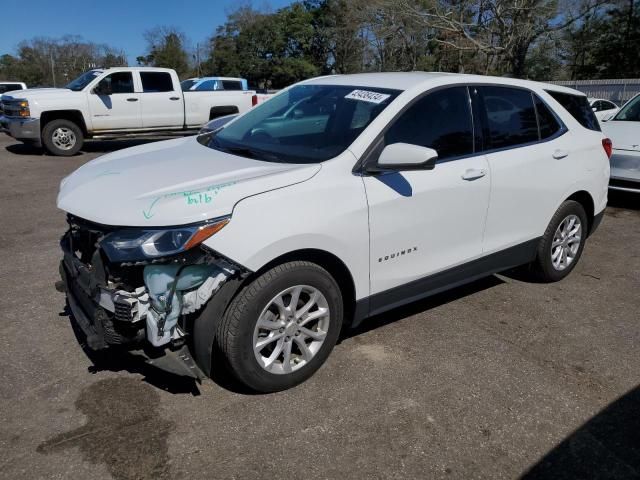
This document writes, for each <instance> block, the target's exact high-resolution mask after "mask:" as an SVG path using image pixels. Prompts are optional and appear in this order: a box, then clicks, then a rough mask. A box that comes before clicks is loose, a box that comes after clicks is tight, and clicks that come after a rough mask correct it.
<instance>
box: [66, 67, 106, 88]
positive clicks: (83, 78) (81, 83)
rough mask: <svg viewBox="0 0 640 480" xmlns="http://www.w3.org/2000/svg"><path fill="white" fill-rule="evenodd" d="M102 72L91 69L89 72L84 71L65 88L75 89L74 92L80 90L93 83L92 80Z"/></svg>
mask: <svg viewBox="0 0 640 480" xmlns="http://www.w3.org/2000/svg"><path fill="white" fill-rule="evenodd" d="M101 73H102V70H89V71H88V72H85V73H83V74H82V75H80V76H79V77H78V78H76V79H75V80H73V81H72V82H71V83H68V84H67V86H66V87H65V88H68V89H69V90H73V91H74V92H79V91H80V90H82V89H83V88H84V87H86V86H87V85H89V84H90V83H91V80H93V79H94V78H96V77H97V76H98V75H100V74H101Z"/></svg>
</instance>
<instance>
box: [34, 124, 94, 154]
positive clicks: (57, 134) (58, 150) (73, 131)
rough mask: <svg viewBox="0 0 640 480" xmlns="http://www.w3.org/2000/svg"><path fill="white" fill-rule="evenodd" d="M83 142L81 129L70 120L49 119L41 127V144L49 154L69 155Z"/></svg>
mask: <svg viewBox="0 0 640 480" xmlns="http://www.w3.org/2000/svg"><path fill="white" fill-rule="evenodd" d="M83 143H84V135H83V134H82V130H81V129H80V127H78V125H76V124H75V123H74V122H72V121H71V120H64V119H59V120H51V121H50V122H48V123H47V124H45V126H44V128H43V129H42V145H43V146H44V148H45V150H46V151H47V152H49V153H50V154H51V155H56V156H61V157H70V156H72V155H75V154H76V153H78V151H79V150H80V149H81V148H82V144H83Z"/></svg>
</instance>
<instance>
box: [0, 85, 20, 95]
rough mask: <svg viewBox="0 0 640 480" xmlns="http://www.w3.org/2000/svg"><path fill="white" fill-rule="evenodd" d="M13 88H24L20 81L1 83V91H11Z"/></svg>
mask: <svg viewBox="0 0 640 480" xmlns="http://www.w3.org/2000/svg"><path fill="white" fill-rule="evenodd" d="M12 90H22V85H20V84H19V83H3V84H2V85H0V93H5V92H10V91H12Z"/></svg>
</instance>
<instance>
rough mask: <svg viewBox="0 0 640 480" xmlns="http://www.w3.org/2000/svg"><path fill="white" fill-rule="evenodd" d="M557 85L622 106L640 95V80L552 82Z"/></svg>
mask: <svg viewBox="0 0 640 480" xmlns="http://www.w3.org/2000/svg"><path fill="white" fill-rule="evenodd" d="M549 83H555V84H556V85H563V86H565V87H570V88H575V89H576V90H580V91H581V92H584V93H586V94H587V95H588V96H589V97H592V98H604V99H606V100H611V101H612V102H615V103H617V104H618V105H622V104H623V103H624V102H626V101H627V100H629V99H630V98H632V97H633V96H634V95H636V94H637V93H640V78H626V79H615V80H564V81H552V82H549Z"/></svg>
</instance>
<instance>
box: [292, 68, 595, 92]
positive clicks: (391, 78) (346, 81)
mask: <svg viewBox="0 0 640 480" xmlns="http://www.w3.org/2000/svg"><path fill="white" fill-rule="evenodd" d="M447 79H448V80H450V81H451V82H452V83H462V82H465V83H491V84H495V83H498V84H502V85H513V86H521V87H526V88H532V89H535V88H538V89H544V90H553V91H557V92H564V93H571V94H573V95H584V94H583V93H582V92H579V91H577V90H574V89H572V88H567V87H563V86H560V85H553V84H550V83H542V82H534V81H532V80H520V79H517V78H508V77H492V76H488V75H469V74H464V73H446V72H380V73H355V74H349V75H330V76H325V77H316V78H312V79H310V80H307V81H305V82H303V83H305V84H309V83H310V84H316V85H322V84H325V85H353V86H360V87H374V88H390V89H394V90H410V89H413V88H417V87H429V86H430V84H433V86H436V85H437V84H443V83H447V81H446V80H447Z"/></svg>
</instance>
